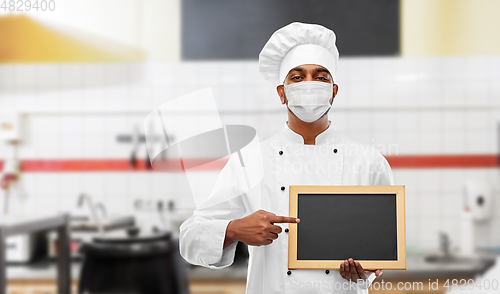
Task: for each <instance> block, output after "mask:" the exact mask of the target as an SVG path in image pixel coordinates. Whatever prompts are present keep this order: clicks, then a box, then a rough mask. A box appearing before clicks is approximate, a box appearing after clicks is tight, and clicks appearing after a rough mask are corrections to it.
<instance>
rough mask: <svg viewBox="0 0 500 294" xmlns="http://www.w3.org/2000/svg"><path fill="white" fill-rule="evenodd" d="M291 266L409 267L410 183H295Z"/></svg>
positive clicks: (291, 193)
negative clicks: (357, 264)
mask: <svg viewBox="0 0 500 294" xmlns="http://www.w3.org/2000/svg"><path fill="white" fill-rule="evenodd" d="M290 216H292V217H298V218H300V223H298V224H290V234H289V268H306V269H307V268H311V269H337V268H338V267H339V265H340V263H341V262H342V261H343V260H346V259H348V258H353V259H354V260H357V261H359V262H361V264H362V266H363V267H364V268H366V269H368V268H371V269H405V268H406V248H405V228H404V226H405V221H404V186H290Z"/></svg>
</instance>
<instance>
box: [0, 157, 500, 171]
mask: <svg viewBox="0 0 500 294" xmlns="http://www.w3.org/2000/svg"><path fill="white" fill-rule="evenodd" d="M386 158H387V161H388V162H389V164H390V165H391V167H392V168H393V169H399V168H411V169H415V168H496V167H499V166H500V160H499V155H497V154H464V155H399V156H386ZM197 161H198V160H194V162H190V163H189V165H190V166H193V165H196V163H197ZM203 162H206V160H205V161H203ZM226 162H227V159H220V160H216V161H213V162H212V163H210V164H205V165H203V166H199V167H197V168H196V170H220V169H222V168H223V167H224V166H225V165H226ZM183 164H184V165H187V164H188V161H187V160H184V162H183ZM171 166H172V168H169V169H167V171H172V172H181V171H182V167H181V165H180V164H179V163H178V161H176V162H172V165H171ZM2 169H3V162H2V161H0V170H2ZM21 170H23V171H24V172H134V171H137V172H143V171H146V166H145V163H144V159H140V160H137V165H136V167H134V168H132V167H131V166H130V161H129V160H128V159H64V160H57V159H47V160H45V159H43V160H35V159H25V160H22V161H21ZM151 171H154V170H151Z"/></svg>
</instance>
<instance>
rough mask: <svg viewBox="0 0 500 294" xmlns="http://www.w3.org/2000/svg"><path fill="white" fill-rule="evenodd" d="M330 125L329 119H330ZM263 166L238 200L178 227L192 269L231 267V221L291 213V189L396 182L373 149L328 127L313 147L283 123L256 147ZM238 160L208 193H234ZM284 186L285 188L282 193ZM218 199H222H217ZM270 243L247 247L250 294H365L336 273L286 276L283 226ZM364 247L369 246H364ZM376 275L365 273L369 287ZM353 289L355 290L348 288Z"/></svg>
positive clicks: (239, 178) (293, 272) (239, 179)
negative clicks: (261, 212) (256, 182)
mask: <svg viewBox="0 0 500 294" xmlns="http://www.w3.org/2000/svg"><path fill="white" fill-rule="evenodd" d="M329 124H330V122H329ZM260 148H261V154H262V155H261V156H262V158H261V159H257V158H256V159H255V160H262V162H263V167H264V177H263V180H262V182H261V183H260V184H259V185H258V186H256V187H254V188H253V189H251V190H250V191H247V192H245V193H242V194H241V196H239V197H233V198H232V199H230V200H228V201H225V202H223V203H220V204H217V205H215V206H212V207H209V208H203V209H196V210H195V211H194V214H193V216H191V217H190V218H189V219H187V220H186V221H185V222H184V223H183V224H182V225H181V227H180V239H179V242H180V251H181V255H182V256H183V257H184V259H185V260H187V261H188V262H189V263H191V264H195V265H200V266H204V267H208V268H213V269H219V268H224V267H228V266H230V265H231V264H232V263H233V260H234V253H235V248H236V244H237V242H234V243H233V244H231V245H229V246H228V247H226V248H225V249H223V244H224V238H225V232H226V227H227V225H228V223H229V221H230V220H232V219H237V218H242V217H244V216H247V215H249V214H251V213H254V212H255V211H257V210H259V209H263V210H266V211H269V212H272V213H274V214H276V215H281V216H288V215H289V210H288V203H289V191H288V189H289V186H290V185H393V184H394V180H393V177H392V172H391V168H390V166H389V164H388V163H387V160H386V159H385V158H384V157H383V156H382V155H381V154H380V153H379V152H378V151H377V150H376V149H375V148H373V147H372V146H368V145H363V144H360V143H358V142H356V141H354V140H352V139H350V138H348V137H346V136H345V135H343V134H340V133H338V132H337V131H336V130H335V129H334V127H333V126H332V125H329V127H328V128H327V129H326V130H325V131H324V132H322V133H321V134H319V135H318V136H317V137H316V139H315V145H305V144H304V139H303V138H302V136H301V135H299V134H297V133H295V132H294V131H292V130H291V129H290V128H289V127H288V123H286V124H285V126H284V128H283V130H282V131H281V132H280V133H278V134H276V135H274V136H273V137H271V138H268V139H266V140H263V141H262V142H261V143H260ZM239 164H240V163H239V160H238V156H237V155H234V156H231V157H230V159H229V161H228V163H227V164H226V166H225V167H224V168H223V169H222V171H221V174H220V176H219V178H218V180H217V182H216V184H215V188H214V190H213V191H212V195H217V193H233V194H234V193H238V190H239V189H240V188H239V187H240V186H245V183H244V181H245V179H244V178H243V176H242V175H241V174H240V173H238V172H237V171H238V166H237V165H239ZM283 187H284V188H283ZM221 195H222V194H221ZM276 225H280V226H281V227H282V229H283V232H282V233H281V234H279V237H278V238H277V239H276V240H274V241H273V243H272V244H270V245H265V246H248V251H249V265H248V276H247V287H246V290H247V292H246V293H247V294H274V293H276V294H278V293H279V294H285V293H286V294H296V293H301V294H302V293H368V290H366V286H367V285H365V287H364V288H365V289H361V288H363V287H355V285H356V284H355V283H353V282H349V281H347V280H345V279H344V278H342V277H341V276H340V274H339V271H337V270H332V271H330V273H329V274H327V273H326V272H325V271H324V270H291V274H288V236H287V233H286V232H285V228H287V227H288V224H276ZM367 246H369V244H367ZM373 279H375V274H374V273H372V274H371V275H370V276H369V279H368V280H369V282H370V283H371V282H372V281H373ZM351 285H352V286H351Z"/></svg>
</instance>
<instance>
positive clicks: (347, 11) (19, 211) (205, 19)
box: [0, 0, 500, 293]
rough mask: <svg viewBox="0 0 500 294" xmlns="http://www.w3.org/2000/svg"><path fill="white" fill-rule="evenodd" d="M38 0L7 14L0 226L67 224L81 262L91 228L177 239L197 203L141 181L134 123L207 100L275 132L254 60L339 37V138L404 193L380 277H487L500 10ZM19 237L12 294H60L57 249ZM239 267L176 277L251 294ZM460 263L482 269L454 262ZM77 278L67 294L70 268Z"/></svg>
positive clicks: (496, 228)
mask: <svg viewBox="0 0 500 294" xmlns="http://www.w3.org/2000/svg"><path fill="white" fill-rule="evenodd" d="M20 2H21V1H20ZM32 2H33V1H32ZM44 2H45V5H46V9H45V10H44V11H42V2H40V3H39V5H40V7H39V9H38V11H34V10H35V9H34V8H31V10H30V11H15V12H13V11H9V9H10V8H9V6H8V5H7V6H6V7H5V8H1V9H0V172H2V170H3V172H2V173H1V174H0V178H3V179H4V181H3V182H4V183H5V185H4V188H2V189H1V190H0V209H2V213H1V214H2V216H0V227H2V226H4V227H6V228H8V227H9V225H10V226H15V224H18V223H23V222H30V221H32V220H33V219H35V220H36V217H38V216H39V215H43V216H50V215H60V214H64V213H69V214H70V215H71V216H70V231H71V239H70V241H71V242H70V243H71V251H72V253H71V254H72V255H75V256H76V255H79V253H78V247H79V246H80V244H82V243H83V242H85V241H90V240H92V238H94V237H95V236H102V231H105V232H106V233H105V234H104V235H106V234H108V233H109V234H110V235H112V236H115V235H116V236H121V235H120V234H122V235H123V236H122V237H123V238H126V237H124V236H127V235H130V236H132V237H130V238H138V239H139V237H140V236H142V235H151V236H153V235H154V234H162V233H165V232H167V233H168V232H170V235H169V238H171V240H175V238H176V237H177V234H178V228H179V225H180V224H181V223H182V221H183V220H185V219H186V218H187V217H189V216H190V215H191V214H192V211H193V209H194V202H193V199H192V197H191V191H190V187H189V183H188V181H187V178H186V175H185V174H184V173H183V172H182V170H172V171H171V172H157V171H154V170H153V169H151V168H150V167H149V164H148V157H147V150H146V146H145V143H144V139H143V135H144V129H143V121H144V118H145V116H146V115H147V114H148V113H149V112H150V111H152V110H153V109H155V108H156V107H157V106H159V105H161V104H163V103H165V102H167V101H169V100H170V99H173V98H176V97H179V96H181V95H183V94H187V93H189V92H192V91H195V90H200V89H203V88H206V87H212V89H213V92H214V96H215V100H216V102H217V106H218V108H219V112H220V116H221V120H222V123H223V124H245V125H249V126H252V127H254V128H255V129H256V130H257V132H258V135H259V138H260V139H261V140H262V139H265V138H268V137H270V136H272V135H273V134H275V133H277V132H279V131H280V130H281V129H282V128H283V126H284V123H285V121H286V118H287V116H286V109H285V107H284V106H282V105H281V104H280V101H279V97H278V96H277V94H276V90H275V87H274V85H272V84H270V83H268V82H267V81H265V80H264V79H263V78H262V77H261V76H260V74H259V72H258V62H257V60H258V54H259V52H260V50H261V48H262V47H263V45H264V44H265V42H266V41H267V39H268V38H269V36H270V35H271V34H272V33H273V32H274V31H275V30H276V29H278V28H280V27H282V26H284V25H286V24H288V23H290V22H292V21H303V22H310V23H319V24H322V25H325V26H326V27H328V28H331V29H332V30H334V31H335V32H336V34H337V46H338V48H339V52H340V61H339V65H338V71H337V79H336V81H335V82H336V83H337V84H338V85H339V94H338V96H337V97H336V99H335V103H334V105H333V107H332V110H331V112H330V118H331V120H332V123H333V125H334V127H335V128H337V129H338V130H340V131H342V132H344V133H345V134H347V135H349V136H351V137H353V138H355V139H357V140H358V141H361V142H363V143H366V144H372V145H373V146H375V147H376V148H377V149H379V150H380V151H381V152H382V153H383V155H385V156H386V158H387V159H388V161H389V163H390V164H391V166H392V169H393V173H394V178H395V182H396V184H399V185H405V186H406V216H407V218H406V221H407V223H406V233H407V239H406V241H407V253H408V271H407V272H406V273H404V274H401V273H391V272H388V273H386V274H385V276H386V280H390V279H393V280H394V281H396V280H404V281H407V280H408V281H410V280H411V281H420V280H422V281H425V285H427V280H428V279H434V280H435V278H440V279H446V278H450V279H451V278H465V279H467V280H468V279H472V278H475V279H476V280H478V279H480V278H481V277H483V275H486V276H487V275H488V274H489V272H491V271H495V265H493V263H494V262H493V261H494V258H495V254H500V185H499V182H500V181H499V179H500V173H499V152H500V148H499V142H500V127H499V125H500V38H499V37H498V29H499V28H500V19H499V18H498V17H497V12H498V11H499V10H500V2H498V1H496V0H400V1H397V0H384V1H368V0H356V1H347V0H343V1H331V3H324V2H317V1H272V2H269V1H264V0H258V1H246V2H240V1H228V0H210V1H201V0H129V1H121V0H99V1H97V0H85V1H83V0H72V1H67V0H52V1H44ZM23 3H24V2H23ZM24 4H26V3H24ZM24 4H23V5H24ZM26 5H27V4H26ZM21 8H24V10H27V7H25V6H22V7H21ZM52 8H53V9H52ZM221 167H222V166H218V167H217V168H214V170H211V171H204V172H203V173H206V174H207V175H214V174H217V173H218V172H219V169H220V168H221ZM203 173H201V174H200V184H201V181H203V178H204V177H203ZM96 219H97V220H99V222H97V221H96ZM99 223H100V225H99ZM24 235H26V234H18V235H16V236H17V237H16V238H17V239H16V240H15V241H11V243H12V245H10V246H11V247H9V241H7V245H8V246H6V247H7V248H6V250H7V262H8V263H7V264H0V267H4V266H5V267H6V272H7V284H8V287H7V291H10V292H8V293H56V285H57V283H56V269H55V268H56V267H55V265H54V261H53V260H52V259H51V257H53V256H56V255H57V246H56V245H54V244H55V243H54V242H55V241H54V240H55V239H56V238H57V236H56V235H57V234H55V233H54V232H52V233H49V234H48V237H47V238H48V240H46V241H47V244H48V245H49V246H48V248H47V250H46V251H47V252H48V253H47V255H48V256H49V258H48V259H46V258H42V257H40V256H35V255H36V254H35V251H36V250H34V249H33V248H32V247H33V246H34V245H33V244H32V243H34V241H33V240H32V239H33V238H32V237H30V238H28V237H23V236H24ZM30 236H32V235H30ZM134 236H135V237H134ZM138 236H139V237H138ZM0 237H2V234H1V231H0ZM117 238H119V237H117ZM7 240H14V237H11V238H7ZM174 243H175V242H174ZM16 246H17V247H16ZM15 248H21V249H19V250H16V249H15ZM1 249H2V246H0V250H1ZM4 249H5V248H4ZM18 251H19V252H18ZM240 252H242V254H241V256H242V257H241V259H242V260H240V261H239V265H240V266H238V264H235V265H233V266H232V267H233V268H234V267H236V268H237V269H238V270H235V269H233V270H232V271H224V270H221V271H213V270H212V271H211V270H202V269H199V268H195V267H191V266H186V267H185V268H186V272H187V277H188V280H189V285H190V289H191V293H244V286H245V278H246V263H245V262H246V257H245V255H244V253H245V248H244V247H243V246H242V247H241V249H240ZM9 254H10V255H9ZM471 254H476V255H477V256H479V258H475V261H474V262H473V261H471V260H472V258H471V259H467V258H464V257H463V256H464V255H469V256H470V255H471ZM476 255H474V256H476ZM455 256H462V257H460V258H458V257H455ZM71 269H72V271H71V275H72V277H73V278H72V280H73V284H72V285H73V286H72V287H73V288H74V289H76V288H77V284H78V280H79V279H80V278H81V276H80V270H81V260H76V261H73V262H72V266H71ZM1 273H2V271H0V274H1ZM496 273H498V270H496ZM391 275H392V276H391ZM490 275H491V274H490ZM499 276H500V275H497V277H499ZM86 278H88V277H86ZM442 281H443V282H444V280H442ZM440 283H441V281H440ZM497 285H498V284H497ZM0 287H4V285H2V278H1V277H0ZM444 290H446V289H444ZM37 291H38V292H37ZM242 291H243V292H242ZM373 292H376V291H373ZM0 293H1V292H0ZM179 293H180V292H179ZM422 293H424V292H423V291H422ZM434 293H436V292H434Z"/></svg>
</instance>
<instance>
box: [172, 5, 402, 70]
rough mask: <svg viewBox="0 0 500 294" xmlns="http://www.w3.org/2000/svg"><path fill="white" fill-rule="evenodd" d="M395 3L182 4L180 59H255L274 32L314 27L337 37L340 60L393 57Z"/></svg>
mask: <svg viewBox="0 0 500 294" xmlns="http://www.w3.org/2000/svg"><path fill="white" fill-rule="evenodd" d="M399 6H400V2H399V0H378V1H373V0H356V1H352V0H335V1H304V0H273V1H269V0H252V1H233V0H182V1H181V40H182V41H181V43H182V49H181V52H182V59H183V60H228V59H253V60H257V58H258V56H259V52H260V51H261V50H262V47H264V44H265V43H266V42H267V40H268V39H269V37H270V36H271V35H272V33H274V32H275V31H276V30H277V29H279V28H281V27H283V26H285V25H287V24H289V23H291V22H294V21H299V22H305V23H314V24H320V25H323V26H325V27H327V28H329V29H332V30H333V31H334V32H335V34H336V35H337V47H338V50H339V52H340V57H341V58H342V57H345V56H397V55H399V52H400V33H399V32H400V14H399V11H400V8H399Z"/></svg>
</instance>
